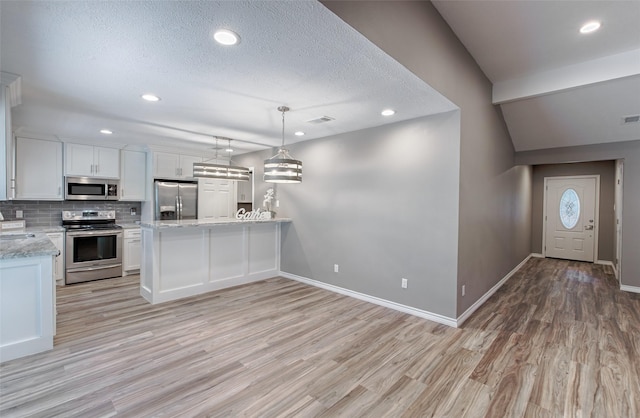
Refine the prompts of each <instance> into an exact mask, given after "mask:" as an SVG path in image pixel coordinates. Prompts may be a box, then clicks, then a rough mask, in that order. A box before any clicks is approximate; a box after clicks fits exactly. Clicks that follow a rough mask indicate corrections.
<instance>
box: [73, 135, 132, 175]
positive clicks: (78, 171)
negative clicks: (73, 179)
mask: <svg viewBox="0 0 640 418" xmlns="http://www.w3.org/2000/svg"><path fill="white" fill-rule="evenodd" d="M64 157H65V170H64V173H65V175H66V176H80V177H104V178H114V179H117V178H119V177H120V151H119V150H117V149H115V148H105V147H97V146H92V145H81V144H71V143H67V144H65V154H64Z"/></svg>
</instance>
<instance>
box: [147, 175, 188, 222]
mask: <svg viewBox="0 0 640 418" xmlns="http://www.w3.org/2000/svg"><path fill="white" fill-rule="evenodd" d="M154 189H155V199H156V221H165V220H179V219H197V218H198V182H191V181H168V180H156V181H155V182H154Z"/></svg>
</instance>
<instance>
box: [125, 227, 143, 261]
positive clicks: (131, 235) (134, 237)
mask: <svg viewBox="0 0 640 418" xmlns="http://www.w3.org/2000/svg"><path fill="white" fill-rule="evenodd" d="M125 234H126V235H127V237H125V239H124V248H123V258H122V270H123V271H133V270H140V250H141V248H142V245H141V241H140V230H139V229H137V230H126V231H125Z"/></svg>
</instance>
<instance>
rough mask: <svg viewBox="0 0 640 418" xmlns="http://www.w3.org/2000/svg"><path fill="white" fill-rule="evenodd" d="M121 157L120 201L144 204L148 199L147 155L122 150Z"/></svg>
mask: <svg viewBox="0 0 640 418" xmlns="http://www.w3.org/2000/svg"><path fill="white" fill-rule="evenodd" d="M120 156H121V158H120V161H121V162H122V164H121V169H120V200H124V201H132V202H142V201H143V200H145V197H146V174H147V156H146V153H144V152H141V151H128V150H122V151H121V154H120Z"/></svg>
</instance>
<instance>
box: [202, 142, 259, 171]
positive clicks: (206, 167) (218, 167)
mask: <svg viewBox="0 0 640 418" xmlns="http://www.w3.org/2000/svg"><path fill="white" fill-rule="evenodd" d="M227 141H228V143H229V149H231V139H230V138H227ZM215 159H216V161H217V160H218V138H217V137H216V158H215ZM193 177H203V178H209V179H224V180H239V181H249V178H250V173H249V169H248V168H247V167H239V166H234V165H231V157H229V165H222V164H212V163H206V162H203V163H193Z"/></svg>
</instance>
